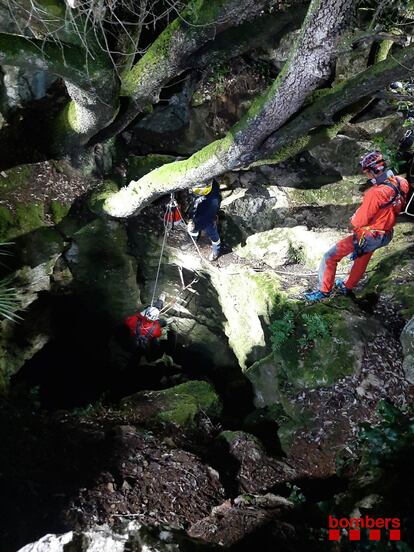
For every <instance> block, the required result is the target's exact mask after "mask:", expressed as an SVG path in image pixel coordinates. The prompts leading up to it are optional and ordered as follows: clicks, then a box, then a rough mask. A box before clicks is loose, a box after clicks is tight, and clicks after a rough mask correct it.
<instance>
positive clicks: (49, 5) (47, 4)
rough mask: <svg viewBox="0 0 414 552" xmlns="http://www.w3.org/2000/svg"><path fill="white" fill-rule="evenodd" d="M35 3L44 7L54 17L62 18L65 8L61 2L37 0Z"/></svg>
mask: <svg viewBox="0 0 414 552" xmlns="http://www.w3.org/2000/svg"><path fill="white" fill-rule="evenodd" d="M37 3H38V4H39V5H40V6H42V7H43V8H45V9H46V10H47V11H48V12H49V13H51V14H52V15H54V16H56V17H61V18H64V16H65V8H64V6H63V4H59V3H58V2H55V1H54V0H38V1H37Z"/></svg>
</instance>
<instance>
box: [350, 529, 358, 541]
mask: <svg viewBox="0 0 414 552" xmlns="http://www.w3.org/2000/svg"><path fill="white" fill-rule="evenodd" d="M349 540H352V541H357V540H361V531H357V530H356V529H350V531H349Z"/></svg>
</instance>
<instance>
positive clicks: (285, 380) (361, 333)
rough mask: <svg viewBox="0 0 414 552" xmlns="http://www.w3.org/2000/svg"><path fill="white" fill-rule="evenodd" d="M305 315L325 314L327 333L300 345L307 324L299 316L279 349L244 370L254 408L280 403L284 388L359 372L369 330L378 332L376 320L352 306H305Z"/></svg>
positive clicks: (325, 383)
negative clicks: (347, 307) (336, 309)
mask: <svg viewBox="0 0 414 552" xmlns="http://www.w3.org/2000/svg"><path fill="white" fill-rule="evenodd" d="M306 314H307V316H312V314H313V315H314V316H315V315H317V316H320V317H322V318H324V317H326V320H329V324H330V330H329V334H328V333H327V334H326V335H324V336H321V337H318V338H316V339H315V340H314V342H313V344H312V343H311V342H306V343H307V344H304V345H302V346H301V345H300V343H301V341H300V335H301V334H302V333H303V332H306V327H305V326H304V325H303V324H304V321H303V319H302V317H301V315H300V314H299V315H298V318H297V319H296V321H295V330H294V333H293V334H292V335H291V337H290V338H288V339H287V341H286V342H285V343H284V344H283V345H282V346H281V348H280V350H278V351H274V352H273V353H272V354H271V355H269V356H267V357H265V358H263V359H262V360H260V361H258V362H256V363H255V364H254V365H253V366H251V367H250V368H249V369H248V370H247V371H246V375H247V377H248V378H249V379H250V381H251V382H252V385H253V390H254V395H255V399H254V402H255V405H256V407H257V408H262V407H264V406H269V405H272V404H278V403H281V402H282V403H283V399H286V393H287V390H289V392H295V393H298V392H300V391H301V390H303V389H312V388H315V387H320V386H328V385H332V384H334V383H335V382H336V381H338V380H339V379H341V378H342V377H345V376H347V375H351V374H358V373H359V371H360V370H361V363H362V360H363V352H364V347H365V346H366V344H368V343H369V342H370V339H371V335H372V332H376V333H378V332H380V331H381V328H380V326H379V324H378V323H376V322H375V321H373V320H367V319H366V318H365V317H364V316H362V315H361V314H360V313H358V312H352V309H351V310H350V311H347V310H344V311H342V310H339V311H332V310H331V309H329V307H327V306H325V305H323V304H320V305H314V306H311V307H308V309H307V311H306ZM303 335H305V333H303ZM304 343H305V342H304Z"/></svg>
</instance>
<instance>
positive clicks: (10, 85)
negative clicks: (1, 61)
mask: <svg viewBox="0 0 414 552" xmlns="http://www.w3.org/2000/svg"><path fill="white" fill-rule="evenodd" d="M2 72H3V79H2V80H3V90H2V93H1V99H0V107H1V110H2V111H3V113H5V114H7V113H8V112H9V111H12V110H14V109H16V108H20V107H24V105H25V104H27V103H28V102H31V101H33V100H40V99H41V98H44V97H45V96H46V92H47V89H48V88H49V87H50V86H51V85H52V84H53V82H54V81H55V80H56V77H55V76H54V75H51V74H50V73H48V72H47V71H43V70H34V69H22V68H20V67H14V66H12V65H3V66H2Z"/></svg>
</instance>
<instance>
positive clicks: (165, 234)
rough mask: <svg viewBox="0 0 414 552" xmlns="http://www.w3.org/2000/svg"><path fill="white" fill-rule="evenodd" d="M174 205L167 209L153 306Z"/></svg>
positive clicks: (153, 293)
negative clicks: (169, 218)
mask: <svg viewBox="0 0 414 552" xmlns="http://www.w3.org/2000/svg"><path fill="white" fill-rule="evenodd" d="M172 195H173V194H171V196H172ZM172 207H173V205H172V203H171V202H170V203H169V204H168V205H167V211H166V213H165V216H164V239H163V240H162V246H161V253H160V258H159V261H158V268H157V275H156V277H155V283H154V289H153V292H152V298H151V307H152V306H153V304H154V299H155V292H156V289H157V285H158V279H159V276H160V270H161V262H162V258H163V256H164V249H165V244H166V241H167V236H168V231H169V228H168V214H169V213H171V211H172Z"/></svg>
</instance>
